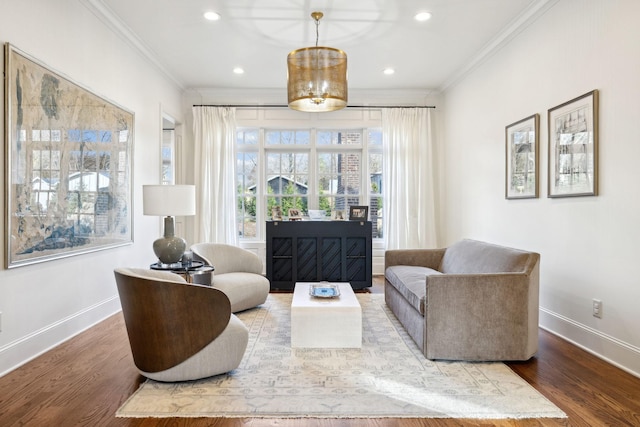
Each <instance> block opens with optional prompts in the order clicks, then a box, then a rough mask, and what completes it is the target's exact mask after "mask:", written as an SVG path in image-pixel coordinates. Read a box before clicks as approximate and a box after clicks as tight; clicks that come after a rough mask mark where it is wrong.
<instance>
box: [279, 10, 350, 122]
mask: <svg viewBox="0 0 640 427" xmlns="http://www.w3.org/2000/svg"><path fill="white" fill-rule="evenodd" d="M322 16H323V13H322V12H313V13H311V17H312V18H313V19H314V20H315V21H316V45H315V47H305V48H302V49H296V50H294V51H293V52H291V53H289V55H288V56H287V92H288V101H289V108H291V109H293V110H298V111H306V112H311V113H319V112H325V111H335V110H340V109H342V108H344V107H346V106H347V54H346V53H344V52H343V51H341V50H340V49H335V48H332V47H319V46H318V26H319V25H320V19H322Z"/></svg>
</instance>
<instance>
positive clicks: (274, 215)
mask: <svg viewBox="0 0 640 427" xmlns="http://www.w3.org/2000/svg"><path fill="white" fill-rule="evenodd" d="M271 220H272V221H282V208H281V207H280V206H274V207H272V208H271Z"/></svg>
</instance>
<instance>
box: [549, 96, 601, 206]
mask: <svg viewBox="0 0 640 427" xmlns="http://www.w3.org/2000/svg"><path fill="white" fill-rule="evenodd" d="M548 114H549V120H548V122H549V193H548V196H549V197H572V196H596V195H597V194H598V91H597V90H593V91H591V92H588V93H586V94H584V95H582V96H579V97H577V98H575V99H572V100H571V101H568V102H565V103H564V104H561V105H558V106H557V107H554V108H552V109H550V110H549V112H548Z"/></svg>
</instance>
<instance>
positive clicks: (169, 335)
mask: <svg viewBox="0 0 640 427" xmlns="http://www.w3.org/2000/svg"><path fill="white" fill-rule="evenodd" d="M114 274H115V277H116V284H117V285H118V294H119V295H120V303H121V304H122V313H123V314H124V320H125V324H126V328H127V334H128V335H129V343H130V344H131V352H132V354H133V360H134V363H135V365H136V367H137V368H138V370H139V371H140V373H141V374H142V375H144V376H145V377H147V378H151V379H153V380H156V381H188V380H195V379H199V378H205V377H210V376H213V375H218V374H222V373H224V372H229V371H232V370H234V369H235V368H237V367H238V365H239V364H240V361H241V360H242V356H243V355H244V352H245V350H246V348H247V343H248V340H249V331H248V329H247V327H246V326H245V325H244V323H242V321H240V319H238V318H237V317H236V316H235V315H233V314H231V306H230V304H229V299H228V298H227V297H226V295H225V294H224V293H223V292H221V291H219V290H217V289H213V288H211V287H208V286H199V285H191V284H188V283H187V282H186V281H185V280H184V279H183V278H182V277H180V276H179V275H177V274H174V273H170V272H166V271H154V270H146V269H141V268H118V269H116V270H115V271H114Z"/></svg>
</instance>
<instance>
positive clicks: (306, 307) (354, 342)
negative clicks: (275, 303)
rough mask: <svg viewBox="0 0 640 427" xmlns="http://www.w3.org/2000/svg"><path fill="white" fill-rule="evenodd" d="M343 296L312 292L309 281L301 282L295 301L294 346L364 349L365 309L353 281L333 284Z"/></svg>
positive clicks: (292, 329) (293, 319)
mask: <svg viewBox="0 0 640 427" xmlns="http://www.w3.org/2000/svg"><path fill="white" fill-rule="evenodd" d="M332 284H334V285H337V286H338V287H339V289H340V296H339V297H335V298H319V297H312V296H311V295H309V286H310V285H311V283H309V282H298V283H296V284H295V288H294V291H293V300H292V301H291V347H306V348H361V347H362V308H361V307H360V303H359V302H358V299H357V298H356V295H355V294H354V293H353V289H352V288H351V285H350V284H349V283H335V282H334V283H332Z"/></svg>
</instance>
